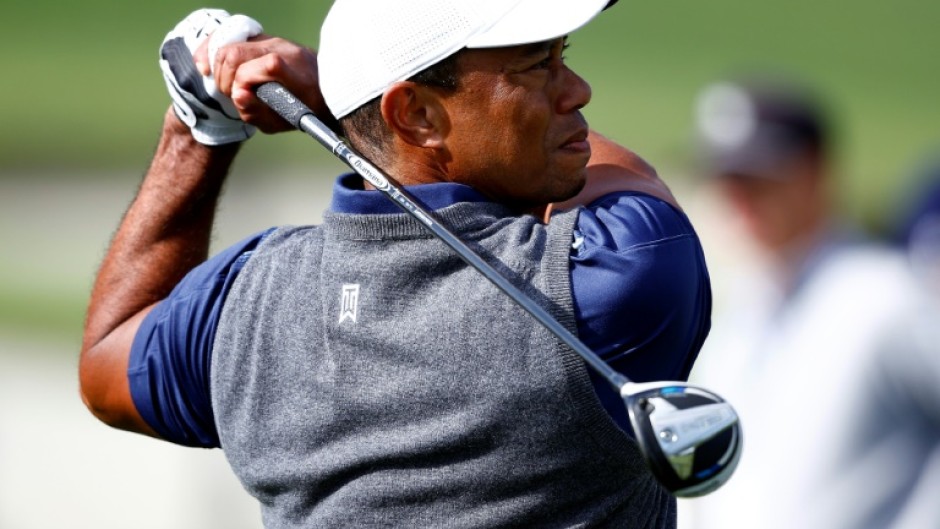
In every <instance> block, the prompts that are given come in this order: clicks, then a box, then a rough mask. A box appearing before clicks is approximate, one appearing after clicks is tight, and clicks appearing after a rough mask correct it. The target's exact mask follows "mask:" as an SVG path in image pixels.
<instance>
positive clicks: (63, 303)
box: [0, 0, 940, 331]
mask: <svg viewBox="0 0 940 529" xmlns="http://www.w3.org/2000/svg"><path fill="white" fill-rule="evenodd" d="M389 1H391V0H389ZM403 3H407V2H403ZM328 6H329V2H326V1H312V0H308V1H304V2H301V1H277V0H276V1H270V2H265V3H260V2H248V1H246V0H240V1H234V0H233V1H221V2H217V3H215V4H214V5H213V6H212V7H221V8H225V9H228V10H229V11H231V12H243V13H247V14H250V15H252V16H254V17H255V18H257V19H258V20H260V21H261V22H262V24H263V25H264V26H265V29H266V30H267V31H268V32H269V33H274V34H278V35H281V36H284V37H287V38H290V39H292V40H296V41H300V42H303V43H305V44H308V45H311V46H315V45H316V43H317V40H318V27H319V23H320V21H321V20H322V17H323V15H324V14H325V13H326V11H327V9H328ZM198 7H202V5H200V4H199V3H194V2H187V1H182V0H170V1H163V2H116V1H106V0H85V1H83V2H59V1H55V2H53V1H51V0H32V1H15V2H8V3H7V4H6V5H5V6H4V10H3V15H2V17H0V66H2V74H0V75H2V83H0V96H2V97H0V124H2V127H0V179H7V180H10V179H24V178H25V179H29V180H30V181H40V180H42V181H44V180H48V181H50V182H53V183H54V181H55V179H61V178H64V177H65V178H67V177H70V175H74V174H81V175H83V176H82V178H92V177H94V175H99V174H100V175H101V178H109V176H108V175H113V174H121V173H122V171H125V172H126V171H131V172H133V173H136V174H139V173H140V172H142V170H143V168H144V167H145V165H146V162H147V160H148V158H149V156H150V154H151V152H152V150H153V146H154V145H155V142H156V138H157V135H158V132H159V127H160V118H161V116H162V114H163V112H164V110H165V109H166V107H167V104H168V97H167V95H166V94H165V91H164V87H163V81H162V79H161V76H160V73H159V68H158V67H157V61H156V60H157V48H158V46H159V43H160V42H161V40H162V38H163V36H164V34H165V33H166V32H167V30H169V29H170V28H172V27H173V25H174V24H175V23H176V22H177V21H178V20H179V19H181V18H182V17H183V16H185V15H186V14H187V13H189V12H190V11H192V10H193V9H196V8H198ZM938 22H940V2H928V1H924V0H921V1H915V0H895V1H894V2H885V1H883V0H879V1H875V0H856V1H850V0H814V1H809V0H786V1H782V0H714V1H711V2H693V1H689V0H673V1H657V2H652V1H645V2H644V1H637V0H621V2H620V4H619V5H618V6H616V8H615V9H613V10H611V11H609V12H607V13H605V14H604V15H603V16H601V17H600V18H599V19H597V20H596V21H595V22H594V23H592V25H591V26H590V27H588V28H587V29H585V30H584V31H581V32H578V33H576V34H575V35H574V36H573V37H572V39H571V42H572V48H571V49H570V50H569V53H568V56H569V63H570V64H571V65H572V66H573V67H574V68H575V69H576V70H577V71H579V73H581V74H582V75H584V77H586V78H587V79H588V80H589V81H591V83H592V85H593V88H594V100H593V102H592V103H591V105H590V106H589V107H588V108H587V109H586V114H587V117H588V119H589V120H590V122H591V123H592V125H593V126H594V127H595V128H597V129H598V130H600V131H602V132H605V133H607V134H609V135H612V136H613V137H615V138H617V139H618V140H620V141H622V142H623V143H625V144H627V145H629V146H630V147H632V148H634V149H635V150H636V151H638V152H639V153H641V154H642V155H643V156H644V157H646V158H647V159H649V160H650V161H651V162H652V163H653V164H654V165H656V166H657V167H658V168H659V170H660V172H661V173H662V174H663V175H664V176H665V177H666V178H667V179H673V180H674V179H677V178H678V179H682V178H687V177H688V175H691V174H694V171H693V170H692V168H691V164H690V161H689V145H688V138H689V131H690V129H691V125H692V109H693V105H694V100H695V96H696V94H697V92H698V91H699V89H700V88H701V87H702V86H703V85H704V84H706V83H708V82H710V81H713V80H715V79H718V78H720V77H721V76H723V75H725V74H728V73H734V72H738V71H741V70H754V69H771V70H773V71H781V72H785V73H789V74H792V75H795V76H797V77H798V78H800V79H804V80H806V81H807V82H809V83H811V84H812V85H813V86H814V87H816V88H817V89H818V90H819V91H820V93H821V94H822V95H823V96H824V98H825V99H826V100H827V101H829V102H830V105H831V109H832V110H833V112H834V114H835V116H836V118H837V120H838V123H839V125H840V131H841V133H842V134H841V136H840V140H841V141H840V147H841V149H840V151H839V164H838V167H839V173H838V178H839V180H838V181H839V186H840V189H841V190H842V195H841V197H842V206H843V207H844V209H845V210H846V211H847V212H848V213H849V214H850V215H851V216H853V217H855V218H857V219H859V220H861V221H863V222H864V223H866V224H868V225H869V226H874V227H883V226H885V225H886V224H887V223H888V222H889V221H890V219H891V217H892V215H893V212H894V209H895V208H896V207H897V205H898V202H899V200H900V199H901V197H903V196H904V194H905V192H906V189H907V186H908V184H909V183H910V181H911V176H910V175H911V170H912V169H913V168H914V167H915V166H916V165H917V163H918V162H919V161H920V160H922V159H923V158H924V157H925V156H927V155H929V154H931V153H932V152H936V150H937V148H940V97H938V96H940V68H938V62H940V61H938V59H940V31H938V30H937V25H938ZM350 38H355V34H354V32H353V31H352V29H351V31H350ZM329 163H335V162H333V161H331V160H329V159H328V157H327V155H325V154H324V153H322V152H321V150H320V149H319V148H318V147H316V146H315V145H314V144H313V143H312V142H311V141H309V140H308V139H306V138H304V137H302V136H300V135H299V134H286V135H279V136H275V137H258V138H255V139H253V140H252V142H250V144H249V145H248V146H247V147H246V148H245V150H244V154H243V159H242V160H241V161H240V164H241V166H243V167H247V168H259V169H260V168H263V167H267V166H270V164H279V165H296V166H301V165H308V164H329ZM337 167H338V166H337ZM89 175H91V176H89ZM37 214H51V215H54V212H37ZM24 222H28V219H24ZM116 222H117V218H115V223H116ZM5 251H6V252H7V256H6V257H5V258H3V259H6V264H4V261H3V259H0V289H2V290H0V325H7V326H27V327H35V328H37V329H38V330H40V331H43V330H47V329H61V328H68V329H70V330H74V329H76V328H77V327H78V326H79V325H80V320H81V313H82V307H83V304H84V296H85V295H87V285H86V284H84V283H82V284H76V283H74V282H65V283H66V284H63V285H56V288H55V289H51V288H47V289H45V290H38V291H37V290H36V289H35V288H34V286H35V285H34V284H56V283H55V281H51V283H50V281H49V280H48V278H34V280H33V282H29V281H23V280H22V278H12V279H11V278H10V277H7V276H5V275H4V270H11V269H17V270H19V269H21V268H22V267H23V266H26V265H22V263H21V264H20V265H18V266H19V268H17V266H13V265H11V264H10V259H11V255H12V253H13V252H11V251H10V250H9V249H8V250H5ZM27 253H28V249H27ZM18 258H19V259H26V260H27V261H28V259H29V258H30V257H29V255H19V256H18Z"/></svg>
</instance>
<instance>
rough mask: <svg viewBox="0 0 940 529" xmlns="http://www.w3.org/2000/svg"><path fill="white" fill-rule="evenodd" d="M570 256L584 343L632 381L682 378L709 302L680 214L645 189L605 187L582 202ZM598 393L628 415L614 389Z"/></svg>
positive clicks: (697, 253)
mask: <svg viewBox="0 0 940 529" xmlns="http://www.w3.org/2000/svg"><path fill="white" fill-rule="evenodd" d="M570 261H571V287H572V296H573V298H574V306H575V317H576V319H577V325H578V335H579V337H580V338H581V340H582V341H583V342H584V343H585V345H587V346H588V347H590V348H591V349H592V350H593V351H595V352H596V353H597V354H598V355H600V356H601V358H603V359H604V360H606V361H607V363H608V364H610V366H611V367H613V368H614V369H616V370H617V371H619V372H621V373H623V374H624V375H625V376H627V377H628V378H630V379H631V380H633V381H636V382H645V381H651V380H683V381H684V380H686V379H687V378H688V376H689V371H690V370H691V369H692V364H693V362H694V361H695V358H696V356H697V355H698V352H699V350H700V349H701V347H702V344H703V343H704V341H705V337H706V336H707V335H708V331H709V329H710V326H711V308H712V297H711V284H710V280H709V276H708V269H707V267H706V265H705V257H704V254H703V251H702V247H701V243H700V241H699V238H698V236H697V235H696V233H695V230H694V229H693V227H692V224H691V223H690V222H689V219H688V218H687V217H686V215H685V214H684V213H682V212H681V211H679V210H678V209H676V208H674V207H673V206H671V205H670V204H668V203H666V202H664V201H662V200H660V199H657V198H654V197H652V196H649V195H645V194H641V193H635V192H620V193H613V194H609V195H606V196H604V197H602V198H600V199H598V200H596V201H595V202H593V203H591V204H590V205H588V206H587V207H585V208H583V209H582V210H581V213H580V215H579V217H578V222H577V225H576V226H575V240H574V244H573V249H572V253H571V258H570ZM591 376H592V377H595V386H597V387H598V388H605V389H607V388H606V386H607V384H603V383H601V384H598V382H599V381H598V380H596V378H597V376H596V375H595V374H594V373H593V372H592V373H591ZM598 393H599V396H600V397H601V401H602V402H603V403H604V405H605V407H606V408H607V409H608V411H609V412H610V413H611V415H613V416H614V418H615V419H616V420H617V422H626V418H625V417H618V415H625V414H624V410H623V404H622V402H620V399H619V397H618V396H617V395H616V393H615V392H613V391H609V392H606V391H599V392H598Z"/></svg>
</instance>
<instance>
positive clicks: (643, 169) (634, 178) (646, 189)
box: [550, 131, 678, 211]
mask: <svg viewBox="0 0 940 529" xmlns="http://www.w3.org/2000/svg"><path fill="white" fill-rule="evenodd" d="M588 141H590V143H591V159H590V160H589V161H588V164H587V176H586V183H585V185H584V188H583V189H582V190H581V191H580V192H579V193H578V194H577V195H576V196H574V197H573V198H571V199H568V200H566V201H564V202H559V203H556V204H552V205H551V209H550V211H551V210H554V211H562V210H566V209H571V208H573V207H577V206H581V205H587V204H589V203H591V202H592V201H594V200H596V199H598V198H600V197H602V196H604V195H606V194H608V193H613V192H616V191H637V192H641V193H646V194H648V195H652V196H654V197H657V198H659V199H662V200H664V201H666V202H668V203H670V204H672V205H673V206H676V207H678V203H677V202H676V199H675V197H673V196H672V192H671V191H669V187H668V186H666V184H665V183H664V182H663V181H662V180H660V179H659V176H658V175H657V174H656V170H655V169H653V167H652V166H651V165H649V164H648V163H646V161H645V160H643V159H642V158H640V157H639V156H637V155H636V153H634V152H633V151H631V150H629V149H627V148H625V147H622V146H620V145H618V144H617V143H615V142H613V141H612V140H610V139H608V138H606V137H604V136H602V135H600V134H598V133H597V132H594V131H591V133H590V135H589V136H588Z"/></svg>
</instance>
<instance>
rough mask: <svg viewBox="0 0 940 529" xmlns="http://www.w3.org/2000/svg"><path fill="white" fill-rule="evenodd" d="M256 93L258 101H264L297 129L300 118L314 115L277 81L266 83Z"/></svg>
mask: <svg viewBox="0 0 940 529" xmlns="http://www.w3.org/2000/svg"><path fill="white" fill-rule="evenodd" d="M255 93H256V94H257V95H258V99H260V100H262V101H264V103H265V104H266V105H268V106H269V107H271V109H272V110H274V111H275V112H277V113H278V115H280V116H281V117H282V118H284V120H285V121H287V122H288V123H290V124H291V125H293V126H295V127H297V128H300V118H302V117H304V116H306V115H307V114H313V111H312V110H310V109H309V108H308V107H307V105H305V104H303V103H301V102H300V100H299V99H297V98H296V97H294V94H292V93H290V92H288V91H287V89H286V88H284V86H283V85H281V83H278V82H275V81H270V82H267V83H264V84H262V85H259V86H258V88H257V89H255Z"/></svg>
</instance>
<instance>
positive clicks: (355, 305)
mask: <svg viewBox="0 0 940 529" xmlns="http://www.w3.org/2000/svg"><path fill="white" fill-rule="evenodd" d="M339 305H340V309H339V323H343V322H344V321H347V320H348V321H351V322H353V323H356V320H357V318H358V317H359V285H358V284H356V285H343V294H342V298H340V304H339Z"/></svg>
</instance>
